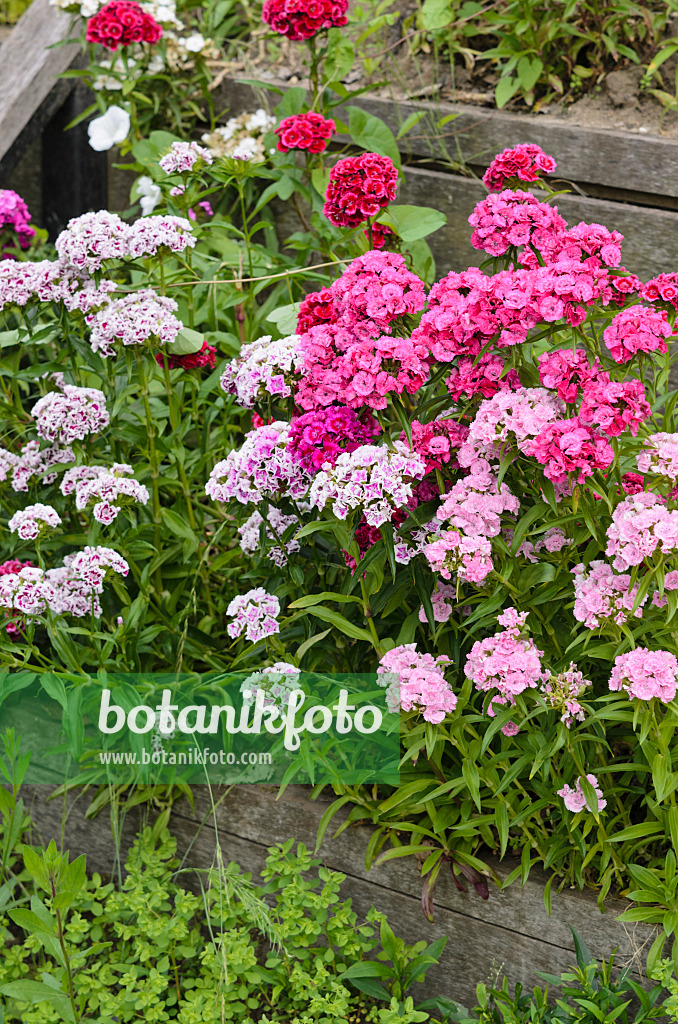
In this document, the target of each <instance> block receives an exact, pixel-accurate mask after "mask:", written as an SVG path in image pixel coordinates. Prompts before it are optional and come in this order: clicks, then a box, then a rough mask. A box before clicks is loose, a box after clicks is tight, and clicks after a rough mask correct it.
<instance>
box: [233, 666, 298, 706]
mask: <svg viewBox="0 0 678 1024" xmlns="http://www.w3.org/2000/svg"><path fill="white" fill-rule="evenodd" d="M300 675H301V669H298V668H297V667H296V665H290V664H289V662H287V661H276V662H274V664H273V665H266V666H265V667H264V668H262V669H260V670H259V671H257V672H253V673H252V675H251V676H248V677H247V679H245V681H244V682H243V683H242V685H241V687H240V692H241V693H242V699H243V704H254V703H255V701H256V700H257V699H260V700H261V702H262V704H263V706H264V707H271V706H273V705H276V704H277V705H278V706H281V707H285V706H286V705H287V704H289V700H290V696H291V694H292V692H293V691H294V690H296V689H298V687H299V676H300ZM259 694H261V695H262V696H261V698H259Z"/></svg>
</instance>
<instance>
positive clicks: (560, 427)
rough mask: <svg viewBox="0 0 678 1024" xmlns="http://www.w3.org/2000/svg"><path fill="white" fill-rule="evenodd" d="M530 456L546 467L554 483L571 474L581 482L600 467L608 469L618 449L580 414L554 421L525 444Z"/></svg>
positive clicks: (526, 451) (545, 473) (563, 479)
mask: <svg viewBox="0 0 678 1024" xmlns="http://www.w3.org/2000/svg"><path fill="white" fill-rule="evenodd" d="M523 451H524V452H525V454H526V455H532V456H534V458H535V459H536V460H537V462H539V463H541V465H542V466H543V467H544V476H546V477H547V478H548V479H549V480H552V481H553V482H554V483H557V484H561V483H563V482H565V481H566V480H567V474H568V473H576V474H577V481H578V483H583V481H584V480H585V479H586V477H587V476H591V474H592V473H593V472H594V471H595V470H596V469H607V467H608V466H609V465H611V463H612V462H613V461H614V451H613V450H612V448H611V447H610V444H609V443H608V441H606V440H605V438H604V437H603V436H602V435H601V434H599V433H598V432H597V431H595V430H593V428H592V427H590V426H588V424H586V423H582V422H581V420H580V419H578V418H577V417H576V416H575V417H573V418H572V419H566V420H558V421H556V422H555V423H551V424H550V425H549V426H548V427H546V429H545V430H543V431H542V432H541V433H540V434H538V435H537V437H535V438H534V440H531V441H526V442H525V444H524V446H523Z"/></svg>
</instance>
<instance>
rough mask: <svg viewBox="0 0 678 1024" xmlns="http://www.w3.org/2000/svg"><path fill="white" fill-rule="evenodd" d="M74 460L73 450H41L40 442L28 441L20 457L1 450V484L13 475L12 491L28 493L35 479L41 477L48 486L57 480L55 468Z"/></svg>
mask: <svg viewBox="0 0 678 1024" xmlns="http://www.w3.org/2000/svg"><path fill="white" fill-rule="evenodd" d="M74 458H75V453H74V452H73V449H72V448H69V447H65V448H61V447H60V446H59V445H50V447H49V448H42V449H41V448H40V442H39V441H28V442H27V443H26V444H25V445H23V447H22V448H21V452H20V454H19V455H15V454H14V453H13V452H9V451H7V449H6V448H0V483H2V482H4V481H5V480H8V479H9V476H10V474H11V478H12V490H13V491H16V492H17V493H18V492H20V491H27V490H28V485H29V483H30V482H31V480H32V479H33V478H34V477H39V478H40V482H41V483H42V484H43V485H45V486H47V485H48V484H51V483H54V481H55V480H56V478H57V474H56V473H55V472H54V467H55V466H58V465H63V464H64V463H66V462H72V461H73V460H74Z"/></svg>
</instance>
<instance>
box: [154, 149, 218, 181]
mask: <svg viewBox="0 0 678 1024" xmlns="http://www.w3.org/2000/svg"><path fill="white" fill-rule="evenodd" d="M199 160H202V162H203V163H205V164H211V163H212V154H211V153H210V151H209V150H208V149H205V147H204V146H200V145H198V143H197V142H173V143H172V145H171V147H170V151H169V153H166V154H165V156H163V157H161V158H160V161H159V164H160V167H161V169H162V170H163V171H164V172H165V174H187V173H188V172H189V171H192V170H193V168H194V167H195V165H196V164H197V163H198V161H199Z"/></svg>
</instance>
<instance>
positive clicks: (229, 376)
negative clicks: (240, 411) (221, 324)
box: [221, 334, 304, 409]
mask: <svg viewBox="0 0 678 1024" xmlns="http://www.w3.org/2000/svg"><path fill="white" fill-rule="evenodd" d="M300 342H301V338H300V337H299V335H298V334H290V335H289V336H288V337H287V338H282V339H280V341H272V340H271V336H270V335H266V336H265V337H263V338H258V339H257V340H256V341H253V342H251V344H249V345H243V347H242V348H241V350H240V355H239V356H238V357H237V358H236V359H233V360H232V361H231V362H230V363H229V364H228V366H227V367H226V369H225V370H224V372H223V374H222V375H221V386H222V388H223V389H224V391H226V392H227V393H228V394H231V395H235V396H236V397H237V399H238V402H239V404H240V405H243V406H245V407H246V408H248V409H251V408H252V406H253V405H254V404H255V402H257V401H258V400H260V399H262V398H265V397H266V395H275V396H276V397H278V398H289V397H290V395H291V394H292V388H291V386H290V385H291V384H292V383H293V381H294V378H295V376H296V377H298V375H299V374H300V373H301V371H302V368H303V364H304V357H303V353H302V351H301V348H300Z"/></svg>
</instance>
